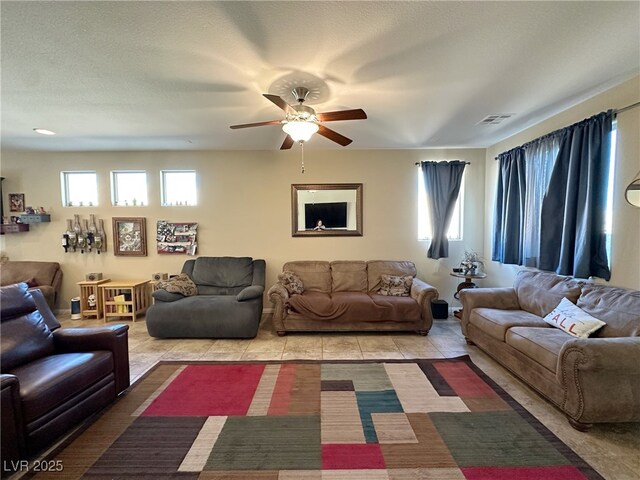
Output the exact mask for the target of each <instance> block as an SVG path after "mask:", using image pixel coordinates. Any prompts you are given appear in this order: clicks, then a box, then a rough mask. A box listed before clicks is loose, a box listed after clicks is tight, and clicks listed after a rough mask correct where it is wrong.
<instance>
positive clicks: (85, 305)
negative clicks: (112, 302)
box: [78, 278, 111, 318]
mask: <svg viewBox="0 0 640 480" xmlns="http://www.w3.org/2000/svg"><path fill="white" fill-rule="evenodd" d="M110 280H111V279H110V278H104V279H102V280H87V281H82V282H78V285H79V286H80V316H81V317H82V318H87V317H96V318H102V312H103V310H102V289H101V288H100V285H101V284H103V283H106V282H109V281H110ZM90 295H93V298H94V301H95V304H94V305H90V304H89V296H90Z"/></svg>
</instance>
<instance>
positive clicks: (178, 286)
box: [156, 273, 198, 297]
mask: <svg viewBox="0 0 640 480" xmlns="http://www.w3.org/2000/svg"><path fill="white" fill-rule="evenodd" d="M156 288H158V289H161V290H166V291H167V292H171V293H180V294H182V295H184V296H185V297H192V296H193V295H197V294H198V287H197V286H196V284H195V283H193V280H191V278H189V275H187V274H186V273H181V274H180V275H176V276H175V277H172V278H170V279H169V280H160V281H159V282H158V283H156Z"/></svg>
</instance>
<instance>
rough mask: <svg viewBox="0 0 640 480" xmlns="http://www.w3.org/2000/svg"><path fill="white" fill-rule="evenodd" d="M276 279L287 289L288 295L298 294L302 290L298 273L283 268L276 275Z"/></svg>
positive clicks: (302, 286)
mask: <svg viewBox="0 0 640 480" xmlns="http://www.w3.org/2000/svg"><path fill="white" fill-rule="evenodd" d="M278 281H279V282H280V283H281V284H282V286H283V287H284V288H286V289H287V292H289V295H295V294H300V293H302V292H304V285H303V284H302V280H301V279H300V277H299V276H298V275H296V274H295V273H293V272H292V271H290V270H285V271H284V272H282V273H281V274H280V275H278Z"/></svg>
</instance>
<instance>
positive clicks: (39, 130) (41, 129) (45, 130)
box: [33, 128, 56, 135]
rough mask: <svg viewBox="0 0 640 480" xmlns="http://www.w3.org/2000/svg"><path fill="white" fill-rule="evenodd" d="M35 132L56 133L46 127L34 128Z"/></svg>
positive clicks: (42, 133) (41, 133)
mask: <svg viewBox="0 0 640 480" xmlns="http://www.w3.org/2000/svg"><path fill="white" fill-rule="evenodd" d="M33 131H34V132H36V133H39V134H40V135H55V134H56V132H52V131H51V130H47V129H46V128H34V129H33Z"/></svg>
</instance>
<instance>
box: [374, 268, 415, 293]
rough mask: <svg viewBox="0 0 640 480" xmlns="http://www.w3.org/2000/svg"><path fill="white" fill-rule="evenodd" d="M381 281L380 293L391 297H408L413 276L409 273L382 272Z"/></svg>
mask: <svg viewBox="0 0 640 480" xmlns="http://www.w3.org/2000/svg"><path fill="white" fill-rule="evenodd" d="M380 279H381V281H382V283H381V286H380V290H378V293H379V294H380V295H387V296H391V297H408V296H409V293H410V292H411V285H412V284H413V277H412V276H411V275H403V276H400V275H387V274H385V273H383V274H382V275H380Z"/></svg>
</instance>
